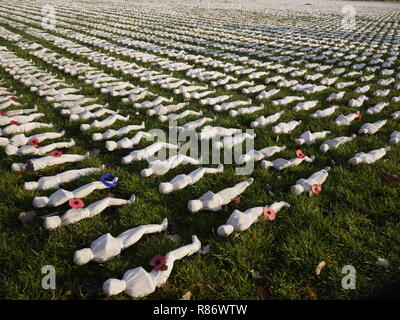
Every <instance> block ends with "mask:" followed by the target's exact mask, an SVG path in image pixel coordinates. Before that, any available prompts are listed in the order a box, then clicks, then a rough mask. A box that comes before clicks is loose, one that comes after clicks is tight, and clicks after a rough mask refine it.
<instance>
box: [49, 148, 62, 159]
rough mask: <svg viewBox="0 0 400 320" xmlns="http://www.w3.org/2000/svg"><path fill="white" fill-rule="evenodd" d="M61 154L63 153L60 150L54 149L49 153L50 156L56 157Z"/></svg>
mask: <svg viewBox="0 0 400 320" xmlns="http://www.w3.org/2000/svg"><path fill="white" fill-rule="evenodd" d="M62 154H63V153H62V152H61V151H58V150H54V151H52V152H50V155H51V156H52V157H56V158H58V157H61V156H62Z"/></svg>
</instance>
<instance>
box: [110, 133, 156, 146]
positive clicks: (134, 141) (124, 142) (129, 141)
mask: <svg viewBox="0 0 400 320" xmlns="http://www.w3.org/2000/svg"><path fill="white" fill-rule="evenodd" d="M143 138H144V139H153V138H154V134H152V133H149V132H144V131H139V132H137V133H136V134H135V135H134V136H133V137H132V138H127V137H125V138H122V139H121V140H119V141H112V140H110V141H106V149H107V150H108V151H113V150H115V149H132V148H133V147H134V146H136V145H138V144H139V142H140V141H141V140H142V139H143Z"/></svg>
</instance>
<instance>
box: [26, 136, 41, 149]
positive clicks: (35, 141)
mask: <svg viewBox="0 0 400 320" xmlns="http://www.w3.org/2000/svg"><path fill="white" fill-rule="evenodd" d="M28 143H29V144H30V145H31V146H32V147H35V148H37V147H38V146H39V143H40V141H39V139H36V138H32V139H29V141H28Z"/></svg>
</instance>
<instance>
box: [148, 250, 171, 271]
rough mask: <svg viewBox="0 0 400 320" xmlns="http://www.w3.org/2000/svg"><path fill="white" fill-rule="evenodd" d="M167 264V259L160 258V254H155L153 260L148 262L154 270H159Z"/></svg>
mask: <svg viewBox="0 0 400 320" xmlns="http://www.w3.org/2000/svg"><path fill="white" fill-rule="evenodd" d="M166 263H167V257H165V256H162V255H160V254H157V255H155V256H154V258H153V259H151V261H150V265H151V266H152V267H153V268H154V269H155V270H161V269H162V268H163V267H164V266H165V264H166Z"/></svg>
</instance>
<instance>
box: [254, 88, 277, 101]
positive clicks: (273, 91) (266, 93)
mask: <svg viewBox="0 0 400 320" xmlns="http://www.w3.org/2000/svg"><path fill="white" fill-rule="evenodd" d="M280 91H281V89H271V90H269V91H265V90H263V91H261V92H260V93H259V94H258V95H257V96H256V100H262V99H268V98H271V97H272V96H274V95H276V94H278V93H279V92H280Z"/></svg>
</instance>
